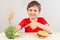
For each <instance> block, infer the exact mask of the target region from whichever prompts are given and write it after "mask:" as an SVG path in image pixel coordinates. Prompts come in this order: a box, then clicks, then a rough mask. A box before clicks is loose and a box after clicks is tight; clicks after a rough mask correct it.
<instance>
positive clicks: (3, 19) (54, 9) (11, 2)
mask: <svg viewBox="0 0 60 40" xmlns="http://www.w3.org/2000/svg"><path fill="white" fill-rule="evenodd" d="M30 1H31V0H0V32H3V31H4V30H5V29H6V28H7V27H8V26H9V25H8V20H7V17H8V11H9V9H10V8H12V9H13V11H14V18H13V20H12V21H13V24H14V25H15V26H16V25H18V23H19V22H20V21H21V20H22V19H24V18H25V17H28V15H27V10H26V7H27V4H28V3H29V2H30ZM37 1H38V2H39V3H41V6H42V10H41V13H40V16H42V17H44V18H45V19H46V20H47V22H48V23H49V24H50V25H51V28H52V30H53V31H54V32H60V0H37Z"/></svg>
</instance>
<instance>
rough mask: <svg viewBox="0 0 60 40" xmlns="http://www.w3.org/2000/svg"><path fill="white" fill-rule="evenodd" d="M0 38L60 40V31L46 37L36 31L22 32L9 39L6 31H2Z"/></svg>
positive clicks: (3, 39)
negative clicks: (42, 37) (40, 35)
mask: <svg viewBox="0 0 60 40" xmlns="http://www.w3.org/2000/svg"><path fill="white" fill-rule="evenodd" d="M0 40H60V32H57V33H53V34H51V35H50V36H48V37H47V38H44V39H41V38H39V37H38V36H37V34H36V33H20V36H19V37H17V38H15V39H8V38H7V37H6V36H5V33H4V32H1V33H0Z"/></svg>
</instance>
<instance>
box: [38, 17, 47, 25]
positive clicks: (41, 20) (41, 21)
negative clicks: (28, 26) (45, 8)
mask: <svg viewBox="0 0 60 40" xmlns="http://www.w3.org/2000/svg"><path fill="white" fill-rule="evenodd" d="M39 21H40V23H42V24H43V25H45V24H48V23H47V21H46V20H45V19H44V18H39Z"/></svg>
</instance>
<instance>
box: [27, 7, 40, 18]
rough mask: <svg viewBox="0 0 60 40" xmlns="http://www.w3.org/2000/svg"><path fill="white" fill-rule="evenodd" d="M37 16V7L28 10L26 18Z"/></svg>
mask: <svg viewBox="0 0 60 40" xmlns="http://www.w3.org/2000/svg"><path fill="white" fill-rule="evenodd" d="M38 15H39V9H38V7H37V6H32V7H30V8H28V16H29V17H30V18H37V16H38Z"/></svg>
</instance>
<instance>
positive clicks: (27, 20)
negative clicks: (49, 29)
mask: <svg viewBox="0 0 60 40" xmlns="http://www.w3.org/2000/svg"><path fill="white" fill-rule="evenodd" d="M37 22H40V23H42V24H43V25H45V24H47V21H46V20H45V19H44V18H42V17H38V21H37ZM29 23H31V22H30V19H29V18H25V19H23V20H22V21H21V22H20V23H19V24H18V25H20V26H21V28H23V27H25V26H26V25H28V24H29ZM40 30H43V29H42V28H39V27H36V28H35V29H32V28H31V27H30V26H27V27H25V32H38V31H40Z"/></svg>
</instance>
